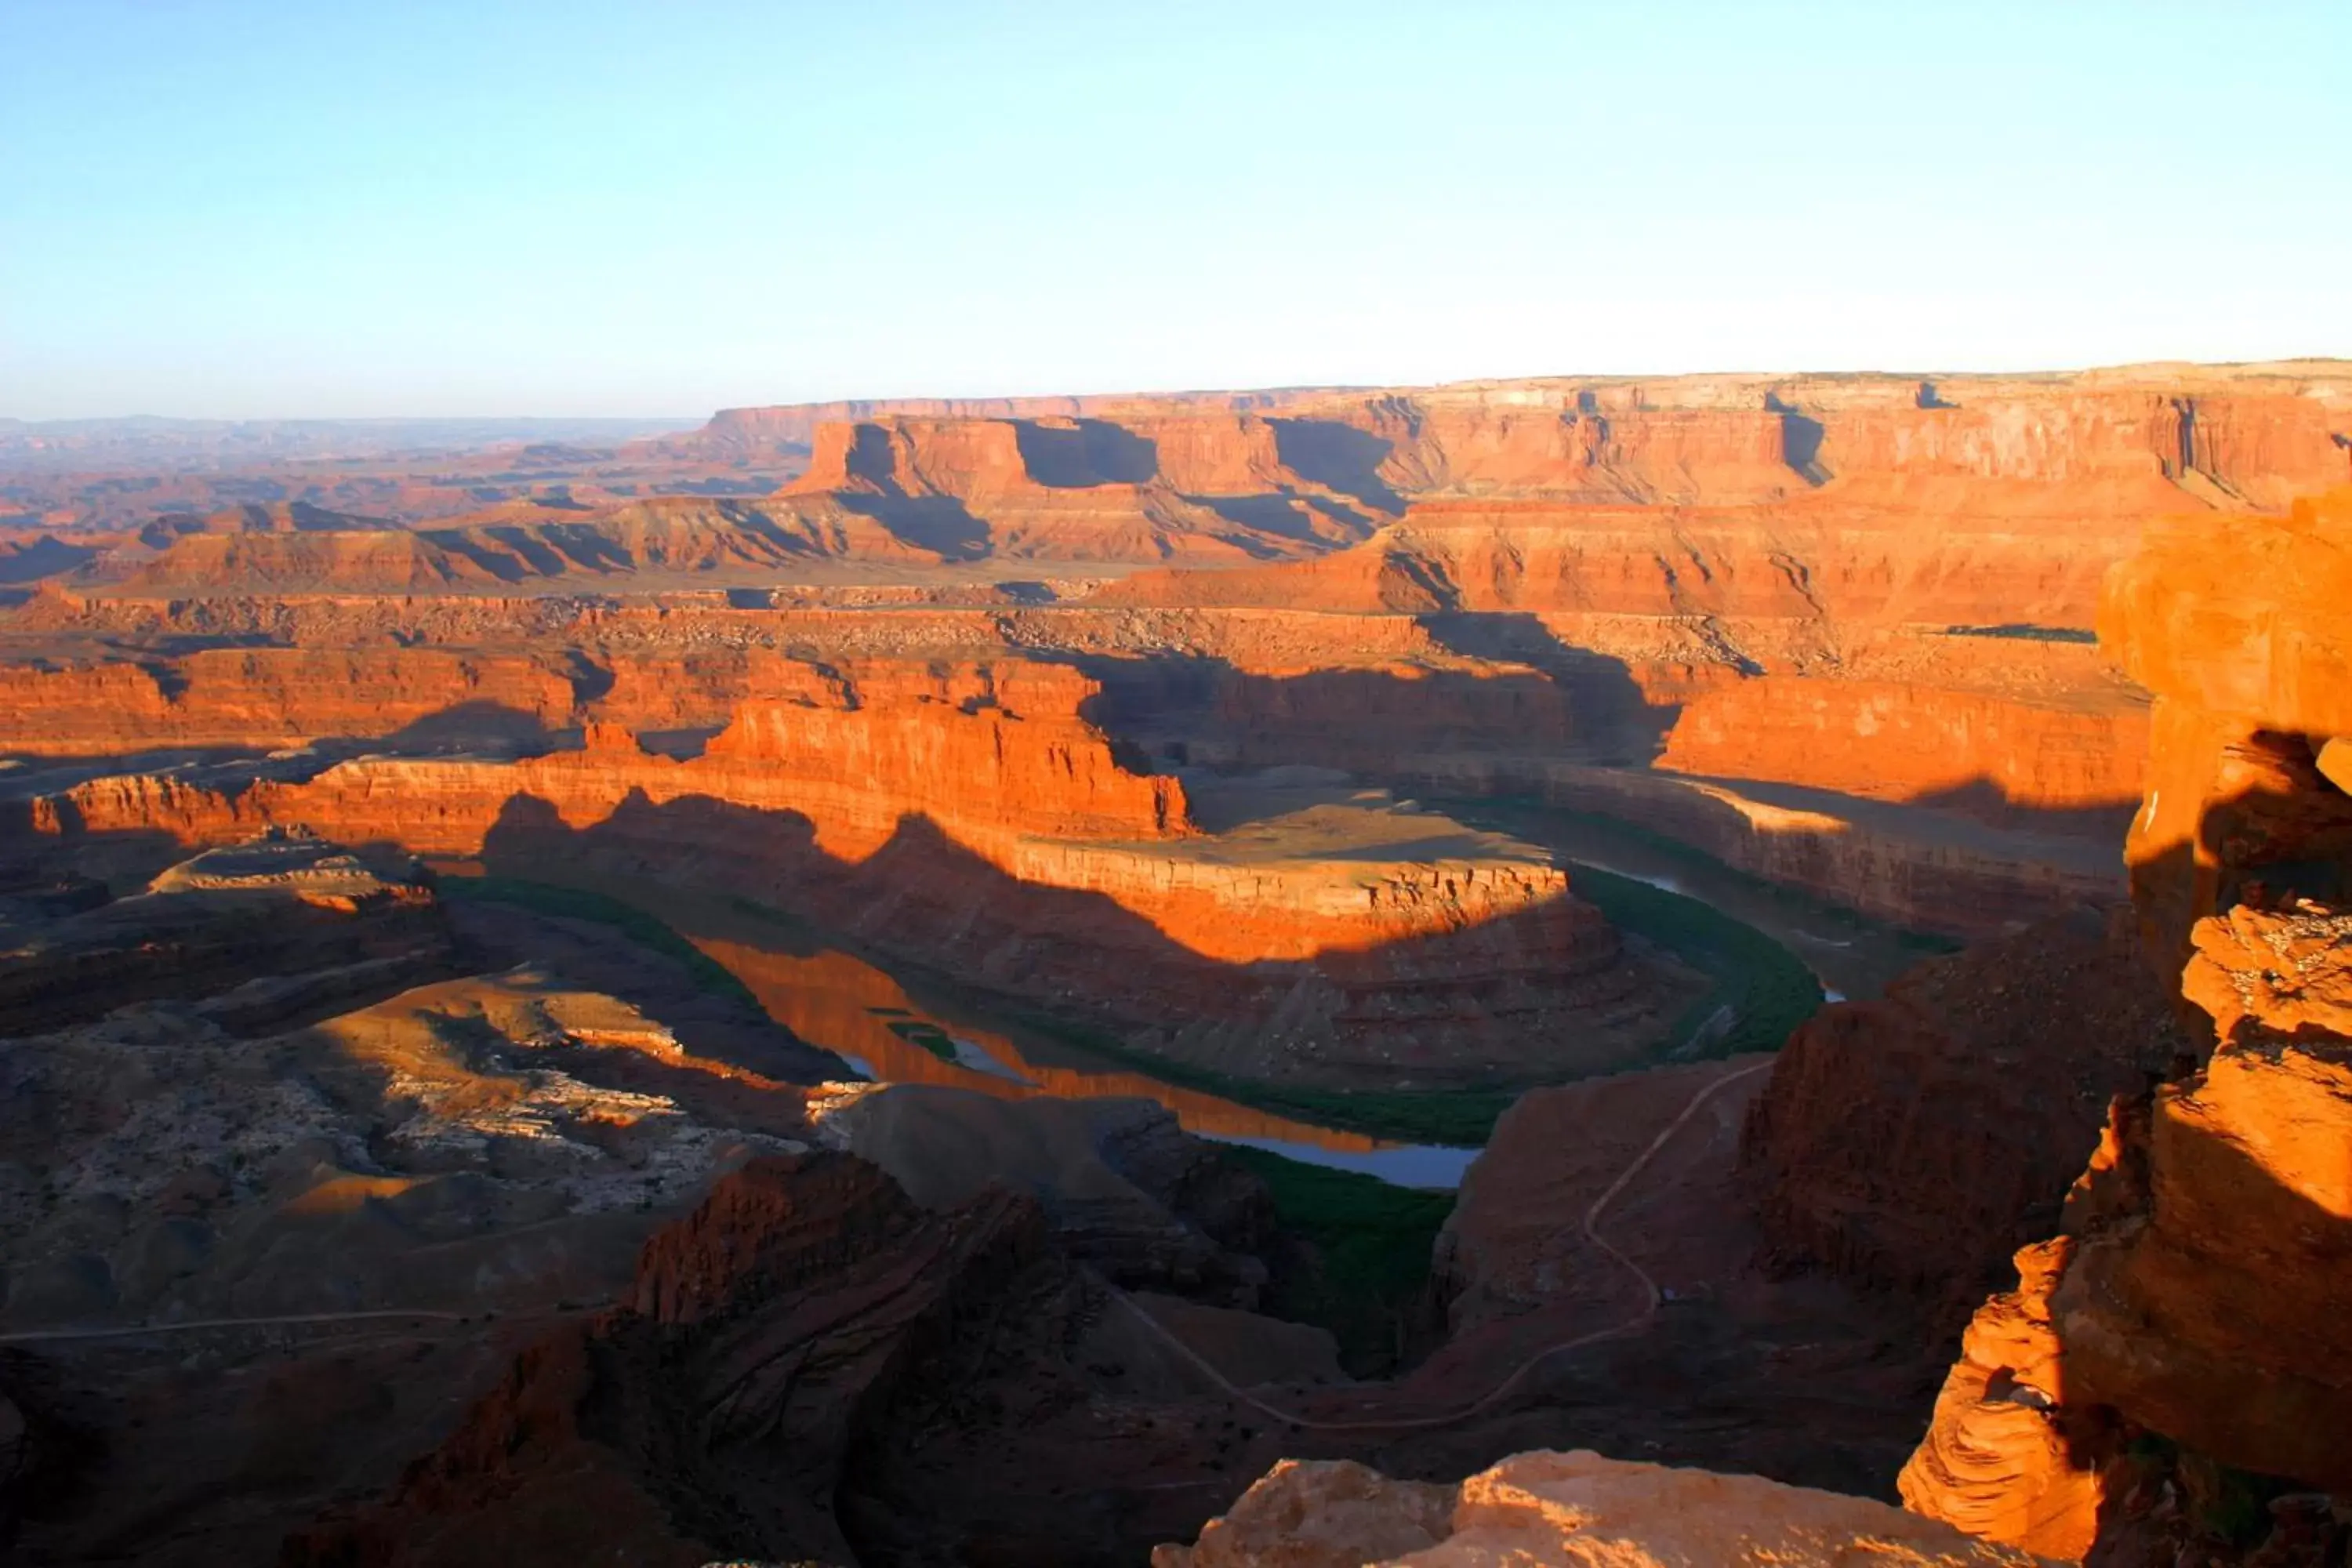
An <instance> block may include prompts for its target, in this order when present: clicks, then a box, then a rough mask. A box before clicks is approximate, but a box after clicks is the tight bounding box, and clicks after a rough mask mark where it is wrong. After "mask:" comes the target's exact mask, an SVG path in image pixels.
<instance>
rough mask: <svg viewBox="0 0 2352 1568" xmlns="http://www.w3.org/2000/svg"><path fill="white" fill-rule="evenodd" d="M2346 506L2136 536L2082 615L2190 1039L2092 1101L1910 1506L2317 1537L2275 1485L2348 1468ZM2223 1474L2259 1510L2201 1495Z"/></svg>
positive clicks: (2009, 1528) (1972, 1515)
mask: <svg viewBox="0 0 2352 1568" xmlns="http://www.w3.org/2000/svg"><path fill="white" fill-rule="evenodd" d="M2346 515H2347V514H2346V513H2345V511H2344V509H2343V505H2342V500H2341V498H2332V499H2330V500H2325V501H2322V502H2319V503H2316V504H2311V505H2301V506H2298V507H2297V508H2296V510H2295V511H2294V514H2293V515H2292V516H2291V517H2289V518H2287V519H2284V520H2272V521H2263V522H2259V523H2256V522H2246V523H2242V524H2235V525H2231V526H2227V527H2220V528H2210V529H2207V530H2205V531H2202V532H2201V533H2200V534H2199V535H2196V536H2193V537H2192V536H2189V535H2187V534H2168V535H2164V536H2161V537H2159V538H2158V540H2156V541H2155V542H2152V543H2151V546H2150V548H2149V549H2148V551H2147V552H2146V553H2145V554H2144V555H2143V556H2141V557H2140V558H2138V559H2137V560H2136V561H2135V562H2133V563H2131V564H2130V565H2129V566H2128V567H2126V568H2125V569H2124V570H2122V571H2120V572H2119V573H2118V574H2116V580H2115V583H2114V584H2113V588H2112V592H2111V595H2110V598H2109V601H2108V604H2107V605H2106V607H2105V611H2104V613H2103V620H2102V630H2103V633H2104V634H2105V636H2107V637H2109V638H2110V641H2111V646H2113V647H2115V649H2116V652H2117V654H2118V656H2119V657H2120V658H2121V659H2122V660H2123V661H2124V663H2125V664H2126V667H2127V668H2130V669H2131V670H2132V671H2133V672H2134V673H2135V674H2136V675H2137V676H2138V677H2139V679H2143V680H2145V681H2147V683H2148V684H2149V685H2150V686H2151V687H2153V688H2154V689H2155V691H2156V695H2157V700H2158V709H2157V722H2156V728H2155V740H2154V746H2155V752H2154V755H2153V756H2152V758H2151V763H2150V768H2149V775H2150V793H2149V797H2148V801H2147V806H2146V807H2145V808H2144V810H2143V812H2142V813H2141V816H2139V818H2137V821H2136V823H2135V827H2134V835H2133V839H2132V842H2131V845H2130V847H2129V853H2130V855H2131V858H2132V860H2133V862H2134V864H2133V879H2134V888H2135V892H2136V894H2137V900H2138V903H2139V910H2140V915H2141V918H2142V921H2143V922H2144V924H2145V926H2146V928H2147V932H2148V940H2149V945H2150V947H2151V949H2152V952H2153V954H2154V961H2155V963H2156V964H2157V966H2158V973H2159V974H2161V975H2164V976H2166V977H2167V978H2170V977H2172V976H2175V975H2178V976H2179V986H2180V989H2181V992H2182V994H2183V996H2184V998H2185V1000H2186V1003H2187V1004H2188V1005H2189V1007H2190V1008H2193V1009H2194V1010H2195V1012H2196V1013H2197V1014H2200V1015H2202V1022H2203V1024H2204V1026H2206V1027H2207V1028H2208V1029H2210V1034H2211V1037H2213V1038H2214V1039H2215V1041H2216V1044H2215V1046H2214V1047H2213V1049H2212V1053H2211V1055H2210V1058H2207V1059H2205V1060H2204V1061H2203V1062H2202V1063H2201V1065H2200V1064H2199V1062H2198V1061H2197V1059H2196V1058H2193V1057H2192V1058H2185V1059H2184V1060H2183V1062H2182V1063H2181V1065H2180V1066H2181V1070H2179V1072H2177V1073H2176V1075H2175V1076H2174V1078H2173V1079H2172V1080H2171V1081H2169V1082H2167V1083H2164V1084H2162V1085H2159V1086H2158V1087H2156V1088H2154V1089H2151V1090H2149V1091H2147V1092H2146V1093H2144V1094H2140V1095H2136V1096H2127V1097H2125V1098H2122V1099H2119V1100H2117V1101H2116V1105H2115V1108H2114V1110H2112V1112H2111V1115H2110V1119H2109V1125H2108V1128H2107V1131H2106V1133H2105V1137H2104V1139H2103V1141H2102V1143H2101V1145H2100V1147H2099V1149H2098V1151H2097V1152H2095V1155H2094V1156H2093V1158H2092V1161H2091V1163H2090V1166H2089V1169H2088V1170H2087V1172H2086V1173H2085V1174H2084V1177H2083V1178H2082V1180H2081V1181H2080V1182H2079V1183H2078V1184H2077V1185H2076V1187H2075V1189H2074V1192H2073V1194H2071V1195H2070V1197H2069V1199H2068V1203H2067V1205H2066V1210H2065V1213H2064V1215H2063V1232H2062V1234H2061V1235H2060V1236H2059V1237H2057V1238H2055V1239H2053V1240H2051V1241H2048V1242H2044V1243H2042V1244H2040V1245H2038V1246H2036V1247H2030V1248H2028V1249H2027V1250H2026V1251H2024V1252H2022V1253H2021V1254H2020V1255H2019V1258H2018V1267H2019V1273H2020V1277H2021V1285H2020V1289H2018V1290H2017V1291H2016V1292H2014V1293H2013V1294H2011V1295H2009V1296H2005V1297H2000V1298H1996V1299H1995V1300H1993V1301H1991V1302H1990V1303H1988V1304H1987V1306H1986V1307H1985V1308H1984V1309H1983V1310H1980V1311H1979V1314H1978V1316H1977V1319H1976V1321H1974V1322H1973V1323H1972V1324H1971V1325H1970V1328H1969V1333H1968V1336H1967V1341H1966V1344H1965V1348H1964V1352H1963V1356H1962V1359H1961V1361H1960V1363H1958V1365H1956V1366H1955V1367H1954V1368H1953V1370H1952V1373H1951V1374H1950V1377H1949V1378H1948V1381H1947V1383H1946V1385H1945V1389H1944V1393H1943V1395H1942V1397H1941V1398H1940V1399H1939V1400H1938V1402H1937V1411H1936V1416H1935V1421H1934V1424H1933V1426H1931V1427H1930V1429H1929V1431H1928V1434H1927V1438H1926V1440H1925V1441H1924V1442H1923V1443H1922V1444H1921V1446H1920V1448H1919V1451H1918V1453H1917V1454H1916V1456H1915V1457H1914V1458H1913V1460H1912V1462H1911V1464H1910V1465H1909V1466H1908V1467H1907V1468H1906V1470H1905V1473H1904V1478H1903V1492H1904V1497H1905V1500H1906V1502H1907V1503H1908V1504H1909V1505H1910V1506H1911V1507H1912V1508H1914V1509H1916V1510H1920V1511H1923V1512H1927V1513H1932V1514H1936V1515H1937V1516H1939V1517H1943V1518H1946V1519H1949V1520H1952V1521H1955V1522H1958V1523H1960V1524H1962V1525H1963V1526H1964V1527H1967V1528H1970V1529H1974V1530H1979V1531H1983V1532H1985V1533H1987V1534H1990V1535H1992V1536H1995V1537H1997V1538H2000V1539H2007V1540H2014V1541H2020V1542H2025V1543H2027V1544H2038V1545H2040V1546H2042V1549H2045V1550H2048V1551H2051V1552H2053V1553H2055V1554H2061V1555H2067V1556H2074V1555H2078V1554H2082V1553H2084V1552H2089V1553H2090V1554H2091V1556H2092V1559H2093V1560H2094V1561H2099V1560H2105V1561H2117V1562H2120V1561H2130V1560H2137V1559H2135V1558H2133V1557H2131V1556H2130V1555H2129V1554H2130V1553H2131V1552H2151V1553H2152V1552H2158V1551H2164V1552H2169V1551H2172V1550H2173V1549H2174V1548H2175V1547H2176V1546H2179V1545H2181V1544H2182V1543H2183V1542H2188V1543H2189V1545H2193V1546H2194V1547H2196V1548H2197V1549H2198V1550H2204V1551H2209V1552H2234V1551H2242V1550H2244V1549H2245V1548H2248V1547H2252V1546H2255V1545H2257V1544H2258V1543H2261V1542H2263V1538H2264V1536H2265V1535H2266V1534H2267V1535H2268V1536H2269V1537H2270V1540H2269V1543H2268V1544H2264V1545H2263V1546H2262V1552H2263V1553H2266V1554H2267V1555H2266V1556H2264V1557H2263V1559H2262V1560H2264V1561H2282V1562H2284V1561H2297V1562H2300V1561H2306V1560H2307V1561H2312V1562H2319V1561H2323V1560H2325V1553H2326V1552H2327V1551H2329V1550H2331V1547H2330V1545H2329V1542H2330V1541H2331V1539H2333V1536H2334V1534H2335V1527H2334V1526H2333V1524H2331V1523H2330V1522H2329V1521H2328V1519H2327V1513H2326V1505H2325V1504H2324V1503H2323V1504H2320V1505H2319V1507H2318V1512H2317V1514H2316V1515H2315V1517H2310V1518H2307V1517H2306V1515H2309V1514H2310V1513H2311V1510H2309V1509H2308V1508H2305V1507H2304V1505H2303V1503H2301V1502H2298V1501H2296V1500H2294V1498H2293V1497H2292V1496H2284V1497H2282V1496H2278V1495H2277V1494H2279V1493H2280V1492H2281V1491H2286V1492H2289V1493H2292V1492H2293V1491H2294V1490H2295V1489H2316V1490H2318V1491H2322V1492H2332V1493H2336V1494H2338V1495H2341V1494H2343V1493H2345V1492H2347V1490H2352V1469H2347V1467H2346V1464H2345V1460H2344V1449H2343V1445H2342V1443H2341V1441H2340V1440H2339V1434H2338V1433H2337V1430H2336V1428H2337V1427H2338V1426H2340V1422H2339V1420H2338V1418H2337V1417H2338V1414H2339V1413H2340V1412H2341V1411H2342V1410H2343V1409H2344V1408H2345V1406H2346V1404H2347V1398H2352V1342H2347V1340H2346V1338H2345V1335H2344V1332H2343V1327H2342V1324H2341V1322H2340V1321H2338V1320H2339V1319H2340V1316H2341V1314H2340V1311H2339V1310H2338V1304H2339V1303H2340V1302H2341V1300H2343V1299H2344V1295H2345V1292H2346V1290H2347V1288H2352V1165H2347V1161H2346V1151H2347V1149H2352V1005H2347V1004H2352V917H2347V912H2346V910H2347V904H2346V902H2345V892H2346V889H2347V882H2346V878H2347V872H2352V840H2347V837H2345V831H2344V830H2345V826H2346V824H2347V821H2352V802H2347V800H2346V799H2345V797H2344V795H2343V793H2342V791H2341V789H2340V788H2339V787H2338V785H2337V784H2336V783H2335V781H2334V779H2333V777H2332V776H2331V774H2330V773H2328V772H2327V771H2326V770H2323V769H2322V767H2321V766H2320V765H2319V763H2320V759H2321V758H2322V757H2323V756H2326V755H2328V754H2329V753H2328V745H2329V743H2330V742H2331V740H2332V737H2333V736H2334V735H2335V734H2336V733H2337V732H2339V731H2340V730H2341V729H2342V728H2344V720H2345V719H2346V718H2347V716H2352V715H2347V709H2346V707H2345V703H2346V701H2347V685H2346V680H2345V671H2346V669H2347V668H2352V666H2347V661H2346V659H2345V658H2344V653H2345V650H2344V649H2343V647H2340V646H2339V640H2338V639H2336V638H2335V637H2334V635H2333V628H2335V627H2336V626H2338V625H2339V624H2340V621H2341V613H2340V612H2341V605H2342V602H2343V599H2342V589H2343V587H2344V585H2345V584H2347V582H2352V579H2347V578H2346V577H2345V576H2344V574H2343V568H2344V562H2345V552H2344V549H2343V542H2344V539H2345V537H2346V536H2345V533H2344V528H2345V522H2344V519H2345V516H2346ZM2184 959H2185V960H2186V961H2187V962H2186V966H2185V972H2184V971H2183V967H2182V960H2184ZM2216 1476H2219V1477H2221V1478H2222V1480H2221V1482H2220V1483H2218V1485H2219V1490H2218V1491H2217V1483H2216V1481H2215V1480H2214V1478H2215V1477H2216ZM2250 1497H2251V1498H2252V1500H2253V1502H2254V1506H2255V1507H2256V1508H2259V1504H2260V1501H2261V1500H2263V1498H2266V1497H2267V1498H2273V1499H2274V1500H2273V1504H2272V1507H2271V1509H2270V1519H2275V1520H2276V1521H2277V1524H2276V1528H2275V1529H2271V1528H2270V1519H2266V1518H2263V1517H2262V1516H2261V1515H2260V1514H2259V1513H2257V1514H2256V1515H2255V1516H2254V1520H2253V1524H2252V1527H2249V1526H2248V1525H2247V1523H2246V1522H2245V1521H2242V1520H2235V1519H2232V1518H2231V1516H2230V1513H2229V1510H2228V1509H2227V1508H2225V1507H2224V1506H2223V1504H2224V1503H2231V1502H2234V1504H2235V1505H2237V1506H2238V1507H2239V1508H2240V1509H2241V1511H2242V1508H2243V1505H2244V1503H2245V1501H2246V1500H2247V1499H2248V1498H2250ZM2297 1552H2302V1553H2306V1554H2307V1555H2304V1556H2298V1555H2294V1553H2297ZM2248 1560H2249V1561H2252V1560H2254V1559H2248Z"/></svg>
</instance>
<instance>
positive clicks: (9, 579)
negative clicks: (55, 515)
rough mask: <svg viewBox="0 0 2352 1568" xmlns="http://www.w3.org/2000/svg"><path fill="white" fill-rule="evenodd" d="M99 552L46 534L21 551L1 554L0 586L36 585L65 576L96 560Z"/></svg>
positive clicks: (96, 548) (87, 546)
mask: <svg viewBox="0 0 2352 1568" xmlns="http://www.w3.org/2000/svg"><path fill="white" fill-rule="evenodd" d="M98 553H99V552H98V547H97V546H95V545H90V544H68V543H66V542H64V541H63V540H61V539H58V538H55V537H54V536H51V535H48V534H44V535H42V536H41V537H40V538H38V539H37V540H35V541H33V542H31V543H30V544H27V545H26V546H25V547H24V548H23V549H21V550H18V551H16V552H13V553H11V554H0V583H37V582H39V581H40V580H41V579H43V578H44V577H58V576H62V575H64V574H66V573H68V572H73V571H77V570H79V569H80V568H81V567H82V566H84V565H87V564H88V563H90V562H92V561H94V560H96V559H97V558H98Z"/></svg>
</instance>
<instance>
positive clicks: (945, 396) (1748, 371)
mask: <svg viewBox="0 0 2352 1568" xmlns="http://www.w3.org/2000/svg"><path fill="white" fill-rule="evenodd" d="M2298 363H2300V364H2342V365H2344V366H2346V367H2347V370H2352V354H2289V355H2280V356H2276V357H2273V358H2268V359H2260V360H2122V361H2116V362H2114V363H2106V364H2076V365H2031V366H2020V367H2017V368H2015V369H2013V370H1991V371H1987V370H1979V369H1975V368H1971V367H1967V366H1952V365H1922V366H1880V365H1861V366H1847V365H1799V366H1790V367H1783V368H1757V367H1753V366H1730V367H1716V368H1710V369H1704V370H1693V371H1638V370H1637V371H1624V370H1597V371H1579V370H1563V371H1536V372H1531V373H1529V374H1525V375H1511V376H1486V375H1471V376H1464V377H1460V378H1458V379H1456V380H1454V381H1450V382H1409V381H1402V380H1395V379H1391V380H1388V381H1366V382H1351V383H1337V382H1332V383H1317V382H1291V383H1286V384H1271V383H1257V384H1248V385H1243V384H1237V383H1236V384H1223V385H1213V386H1152V387H1126V386H1121V387H1072V388H1064V389H1059V390H1055V391H1050V392H1042V393H1033V392H985V391H983V392H952V393H940V392H903V393H877V394H872V395H866V394H860V395H853V396H841V397H796V398H790V399H783V398H778V399H772V400H769V401H766V402H761V403H736V404H727V405H721V406H719V407H716V408H709V409H704V410H702V411H700V412H698V413H682V412H672V413H667V414H541V413H534V412H530V411H524V412H520V413H496V412H491V413H456V414H450V413H439V412H435V411H432V410H426V411H424V412H416V411H414V410H411V411H406V412H396V413H385V414H349V415H337V414H270V413H261V414H159V413H156V412H154V411H153V410H152V409H141V410H136V411H134V412H131V413H126V414H71V415H61V416H57V417H54V418H38V417H36V418H26V417H24V416H16V415H6V414H0V425H23V426H68V425H121V424H132V423H137V422H140V421H153V422H155V423H158V424H166V425H299V424H318V425H530V424H542V425H562V426H584V425H616V426H617V425H645V426H671V427H684V426H699V425H702V424H705V423H707V422H709V420H710V419H712V418H714V417H716V416H719V415H720V414H724V413H727V412H729V411H730V409H740V408H762V407H767V408H773V407H790V406H805V405H824V404H833V403H902V402H915V401H921V400H925V399H939V400H957V401H982V400H990V399H1013V398H1040V397H1073V398H1120V397H1135V398H1139V399H1141V398H1160V397H1181V396H1188V395H1189V396H1213V395H1219V394H1223V393H1232V394H1234V395H1245V394H1249V393H1261V392H1298V391H1316V390H1322V389H1325V388H1327V387H1328V389H1329V390H1331V391H1334V392H1349V391H1368V390H1371V389H1374V388H1382V387H1402V386H1465V385H1480V384H1489V383H1493V384H1507V383H1517V382H1545V381H1588V380H1589V381H1619V380H1638V379H1643V378H1648V377H1654V378H1655V379H1658V380H1661V381H1664V380H1671V379H1677V378H1681V377H1686V376H1723V377H1758V378H1767V377H1769V378H1786V379H1790V380H1797V379H1801V378H1805V377H1811V376H1856V377H1860V376H1885V377H1889V378H1891V379H1895V380H1907V379H1909V378H1911V377H1914V376H1916V377H1920V378H1922V379H1925V380H1935V379H1937V378H1938V377H1943V376H1972V375H2017V376H2034V375H2051V376H2065V375H2079V374H2088V373H2095V372H2105V371H2119V370H2132V369H2137V368H2139V367H2141V366H2144V365H2147V366H2154V365H2164V364H2185V365H2194V366H2198V367H2200V368H2206V369H2233V368H2240V367H2247V366H2260V365H2264V364H2298Z"/></svg>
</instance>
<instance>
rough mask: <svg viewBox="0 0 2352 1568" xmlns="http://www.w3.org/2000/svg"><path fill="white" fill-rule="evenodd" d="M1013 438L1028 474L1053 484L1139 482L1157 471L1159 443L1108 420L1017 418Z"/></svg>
mask: <svg viewBox="0 0 2352 1568" xmlns="http://www.w3.org/2000/svg"><path fill="white" fill-rule="evenodd" d="M1013 440H1014V442H1015V443H1016V445H1017V446H1018V447H1019V448H1020V451H1021V462H1022V466H1023V467H1024V468H1026V469H1027V470H1028V473H1029V477H1030V478H1031V479H1034V480H1035V481H1036V482H1037V483H1039V484H1041V485H1045V486H1047V487H1049V488H1051V489H1087V488H1089V487H1092V486H1095V485H1139V484H1144V483H1147V482H1148V481H1150V480H1151V479H1157V478H1158V477H1159V475H1160V448H1159V447H1158V446H1157V445H1156V444H1155V443H1153V442H1152V441H1150V440H1149V439H1148V438H1146V437H1141V436H1138V435H1136V434H1135V433H1134V432H1133V431H1131V430H1128V429H1126V428H1124V427H1122V426H1118V425H1114V424H1112V423H1111V422H1110V421H1109V420H1108V419H1075V420H1071V421H1070V422H1068V423H1067V424H1060V423H1056V424H1052V425H1046V424H1041V423H1039V422H1038V421H1036V420H1034V419H1019V420H1015V421H1013Z"/></svg>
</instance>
